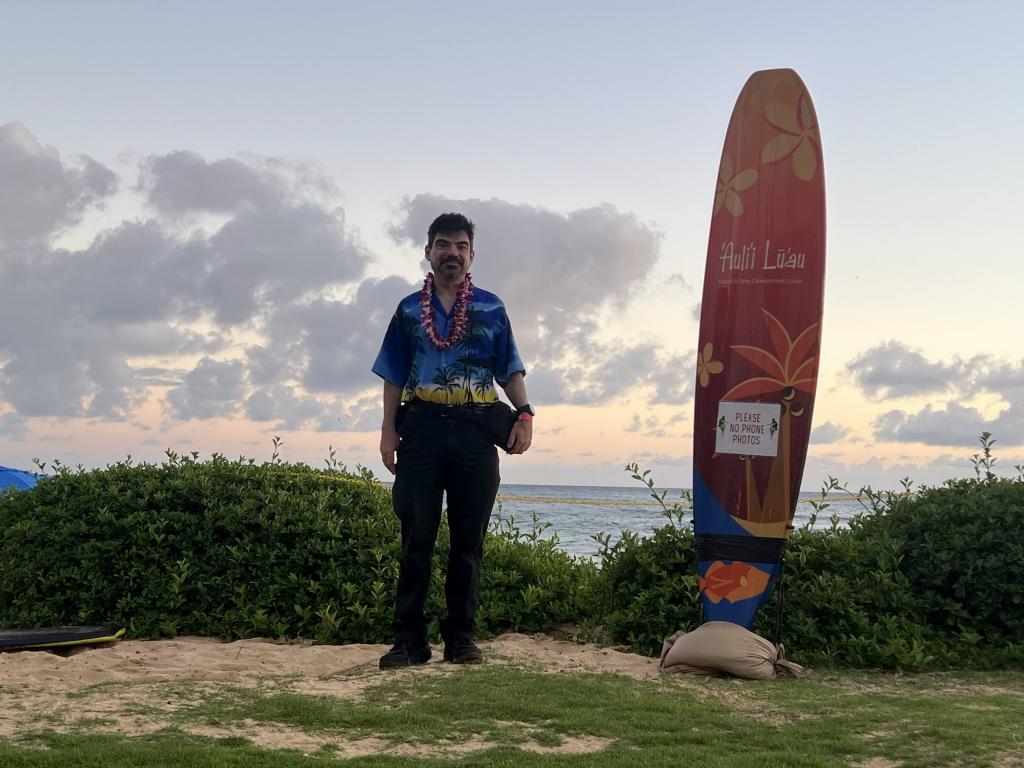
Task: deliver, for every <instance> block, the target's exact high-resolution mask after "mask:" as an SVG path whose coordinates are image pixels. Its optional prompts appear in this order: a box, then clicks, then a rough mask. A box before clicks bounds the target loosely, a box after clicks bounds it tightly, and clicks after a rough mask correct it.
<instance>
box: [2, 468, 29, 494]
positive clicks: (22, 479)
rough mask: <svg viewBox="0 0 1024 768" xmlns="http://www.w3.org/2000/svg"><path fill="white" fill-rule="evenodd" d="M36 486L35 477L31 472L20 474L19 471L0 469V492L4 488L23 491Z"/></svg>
mask: <svg viewBox="0 0 1024 768" xmlns="http://www.w3.org/2000/svg"><path fill="white" fill-rule="evenodd" d="M35 484H36V476H35V475H33V474H32V473H31V472H22V471H21V470H20V469H11V468H10V467H0V490H3V489H5V488H12V487H13V488H17V489H18V490H25V489H26V488H31V487H32V486H33V485H35Z"/></svg>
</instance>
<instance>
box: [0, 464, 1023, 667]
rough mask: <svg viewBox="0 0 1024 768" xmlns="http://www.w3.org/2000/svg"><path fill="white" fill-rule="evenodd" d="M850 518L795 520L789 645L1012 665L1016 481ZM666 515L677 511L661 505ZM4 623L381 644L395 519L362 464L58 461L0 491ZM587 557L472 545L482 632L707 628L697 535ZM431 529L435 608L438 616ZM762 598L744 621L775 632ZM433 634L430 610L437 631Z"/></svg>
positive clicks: (655, 633) (883, 660)
mask: <svg viewBox="0 0 1024 768" xmlns="http://www.w3.org/2000/svg"><path fill="white" fill-rule="evenodd" d="M876 506H877V509H876V510H875V511H874V512H871V513H867V514H865V515H862V516H860V517H858V518H857V519H855V520H854V521H852V523H851V524H850V525H849V527H843V528H840V527H833V529H831V530H826V531H807V530H800V531H796V532H795V533H794V535H793V537H792V539H791V540H790V542H789V545H788V547H787V554H786V564H785V583H786V587H787V588H786V592H785V607H786V610H785V620H784V625H783V639H784V641H785V643H786V645H787V647H788V649H789V655H790V657H792V658H794V659H795V660H797V661H801V662H804V663H809V664H820V665H841V666H857V667H880V668H887V669H908V670H910V669H929V668H946V667H997V666H1008V665H1010V666H1012V665H1018V666H1019V665H1021V664H1022V663H1024V645H1022V640H1024V580H1022V579H1021V574H1022V573H1024V482H1021V481H1010V480H999V479H996V478H994V477H986V478H985V479H979V480H970V481H966V480H965V481H950V482H949V483H946V484H945V485H943V486H941V487H938V488H930V489H925V490H923V491H922V492H920V493H918V494H916V495H915V496H913V497H907V498H895V497H894V498H893V500H892V503H891V504H881V505H876ZM670 517H671V516H670ZM0 531H2V536H0V626H2V627H21V628H28V627H35V626H53V625H60V624H94V623H102V624H105V623H115V624H120V625H123V626H126V627H127V628H128V635H129V636H130V637H168V636H174V635H176V634H195V635H209V636H219V637H224V638H239V637H251V636H268V635H269V636H273V637H305V638H312V639H315V640H317V641H320V642H334V643H342V642H385V641H387V640H388V639H389V638H390V636H391V626H390V625H391V613H392V607H393V598H394V590H395V584H396V580H397V570H398V566H397V558H398V550H399V541H398V538H399V531H398V522H397V520H396V519H395V516H394V514H393V513H392V511H391V502H390V496H389V493H388V491H387V489H386V488H384V487H382V486H380V485H379V484H378V483H376V482H375V481H374V479H373V478H372V476H371V475H370V474H369V473H368V472H366V471H362V472H361V473H357V474H351V473H348V472H345V471H338V470H314V469H311V468H309V467H306V466H304V465H288V464H282V463H280V462H278V461H276V460H275V461H273V462H271V463H267V464H260V465H257V464H254V463H253V462H251V461H244V460H239V461H229V460H227V459H225V458H223V457H220V456H215V457H214V458H213V459H211V460H210V461H206V462H199V461H197V460H196V459H195V457H194V456H193V457H191V458H189V457H179V456H176V455H174V454H171V455H170V457H169V460H168V461H166V462H164V463H163V464H161V465H148V464H144V465H132V464H131V463H130V462H122V463H119V464H115V465H112V466H109V467H107V468H106V469H103V470H93V471H81V470H78V471H72V470H69V469H67V468H65V467H61V468H59V470H58V471H57V473H56V474H55V475H54V476H53V477H50V478H47V479H45V480H43V481H41V482H40V483H39V484H38V485H37V486H36V487H35V488H34V489H32V490H30V491H22V492H16V493H11V494H0ZM601 541H602V542H603V543H602V546H601V551H600V555H599V557H598V562H597V563H596V564H595V563H593V562H591V561H589V560H587V559H581V558H574V557H572V556H570V555H568V554H566V553H564V552H562V551H561V550H559V549H558V546H557V539H555V538H546V537H545V536H544V533H543V530H542V529H541V528H540V527H539V526H538V525H537V524H536V520H534V522H533V525H532V526H531V527H530V529H529V530H527V531H525V532H524V531H522V530H520V529H518V528H517V527H516V526H515V525H514V524H512V523H511V522H510V521H501V520H500V519H499V520H498V523H497V525H496V526H495V528H494V529H492V531H491V533H490V534H489V535H488V539H487V542H486V545H485V567H484V570H483V577H482V581H481V604H480V610H479V613H478V629H479V633H480V634H481V635H482V636H488V635H493V634H497V633H499V632H503V631H508V630H518V631H535V630H543V629H551V628H554V627H558V626H560V625H563V624H569V623H571V624H575V625H577V626H578V627H580V628H581V634H582V636H583V637H585V638H591V639H598V640H603V641H607V642H613V643H619V644H626V645H629V646H631V647H633V648H634V649H636V650H638V651H641V652H644V653H649V654H656V653H657V652H658V651H659V650H660V647H661V642H662V639H663V638H664V637H665V636H667V635H669V634H671V633H673V632H675V631H676V630H678V629H680V628H684V629H687V628H695V627H696V626H698V625H699V623H700V620H701V618H700V605H699V601H698V598H697V583H696V572H695V547H694V539H693V533H692V529H691V528H690V526H689V525H687V524H686V523H685V522H684V521H683V520H682V518H681V517H679V516H678V515H676V516H675V519H673V520H671V521H670V522H669V524H667V525H665V526H663V527H661V528H659V529H657V530H655V531H654V532H653V533H652V534H651V535H649V536H643V537H641V536H637V535H635V534H626V535H624V536H623V537H622V538H621V539H620V540H619V541H617V542H616V543H615V544H610V542H609V539H608V538H607V537H605V538H603V539H601ZM446 557H447V532H446V530H445V529H444V528H443V527H442V531H441V534H440V535H439V543H438V551H437V557H436V558H435V565H434V581H433V585H432V590H431V592H430V595H429V597H428V610H429V611H430V613H431V614H432V615H434V616H439V615H440V614H441V613H442V610H443V573H442V564H443V562H444V561H445V559H446ZM774 606H775V603H774V600H772V601H770V602H769V603H768V604H767V605H766V606H765V607H764V608H763V609H762V610H761V613H760V614H759V617H758V624H757V626H756V627H755V629H756V630H757V631H758V632H759V633H760V634H762V635H764V636H766V637H773V636H774V630H775V607H774ZM433 631H434V633H435V635H434V636H435V637H436V626H435V628H434V630H433Z"/></svg>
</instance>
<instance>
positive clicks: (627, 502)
mask: <svg viewBox="0 0 1024 768" xmlns="http://www.w3.org/2000/svg"><path fill="white" fill-rule="evenodd" d="M869 498H871V497H870V496H843V497H842V498H831V499H824V500H823V499H821V498H819V497H812V498H807V499H797V501H798V502H804V503H807V502H812V501H824V502H825V503H826V504H831V503H832V502H834V501H863V500H865V499H869ZM498 501H532V502H536V503H538V504H597V505H601V506H606V507H646V506H651V507H660V506H662V502H659V501H655V500H654V499H638V500H637V501H633V500H632V499H573V498H549V497H546V496H506V495H504V494H498ZM675 503H679V504H680V505H682V502H681V501H673V500H672V499H671V498H670V497H666V499H665V502H664V506H672V504H675Z"/></svg>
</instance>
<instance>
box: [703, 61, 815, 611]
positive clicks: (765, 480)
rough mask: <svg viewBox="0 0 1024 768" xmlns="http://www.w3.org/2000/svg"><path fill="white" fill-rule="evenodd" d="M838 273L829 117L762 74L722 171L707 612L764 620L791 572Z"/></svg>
mask: <svg viewBox="0 0 1024 768" xmlns="http://www.w3.org/2000/svg"><path fill="white" fill-rule="evenodd" d="M824 278H825V179H824V170H823V167H822V150H821V136H820V134H819V132H818V119H817V117H816V115H815V112H814V105H813V104H812V103H811V97H810V95H809V94H808V92H807V88H806V86H804V83H803V81H802V80H801V79H800V77H799V75H797V73H796V72H794V71H793V70H791V69H769V70H763V71H760V72H755V73H754V74H753V75H751V76H750V79H749V80H747V82H746V85H744V86H743V90H742V91H741V92H740V95H739V97H738V98H737V100H736V106H735V108H734V109H733V112H732V118H731V119H730V121H729V128H728V131H727V132H726V135H725V146H724V148H723V150H722V158H721V162H720V164H719V167H718V183H717V185H716V187H715V198H714V208H713V212H712V216H711V235H710V239H709V242H708V255H707V262H706V265H705V272H704V294H703V300H702V304H701V317H700V336H699V339H698V346H697V381H696V404H695V413H694V437H693V443H694V445H693V461H694V472H693V474H694V477H693V493H694V530H695V533H696V538H697V572H698V573H697V575H698V583H699V585H700V592H701V600H702V603H703V607H704V617H705V619H706V620H708V621H716V620H717V621H731V622H733V623H735V624H739V625H741V626H744V627H746V628H748V629H749V628H751V626H752V625H753V623H754V617H755V615H756V613H757V609H758V607H759V606H760V605H761V604H762V603H763V602H764V601H765V600H766V599H767V598H768V595H769V594H770V593H771V590H772V588H773V586H774V583H775V580H776V577H777V575H778V571H779V566H780V562H781V557H782V552H783V548H784V546H785V542H786V539H787V538H788V537H789V532H790V530H791V529H792V520H793V513H794V511H795V508H796V501H797V498H798V494H799V491H800V480H801V477H802V475H803V468H804V459H805V457H806V455H807V443H808V440H809V437H810V431H811V414H812V412H813V410H814V393H815V388H816V384H817V377H818V351H819V344H820V339H821V314H822V304H823V298H824V287H825V284H824Z"/></svg>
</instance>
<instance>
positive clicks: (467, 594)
mask: <svg viewBox="0 0 1024 768" xmlns="http://www.w3.org/2000/svg"><path fill="white" fill-rule="evenodd" d="M399 435H400V436H401V444H400V445H399V447H398V466H397V473H396V475H395V484H394V487H393V489H392V501H393V503H394V507H395V514H396V515H398V519H399V520H400V521H401V523H402V559H401V565H400V571H399V576H398V597H397V599H396V601H395V637H396V639H399V640H409V641H413V642H419V641H421V640H423V639H424V638H425V637H426V633H427V619H426V617H425V616H424V613H423V610H424V605H425V603H426V599H427V590H428V588H429V586H430V572H431V562H432V560H433V555H434V542H435V540H436V539H437V529H438V526H439V525H440V524H441V504H442V494H443V493H445V492H447V494H448V528H449V531H450V534H451V551H450V554H449V556H448V572H447V575H446V578H445V590H444V591H445V600H446V602H447V605H448V617H447V618H446V619H444V620H443V621H442V622H441V634H442V636H443V637H444V638H445V639H446V640H449V639H453V638H459V637H469V636H471V635H472V633H473V621H474V616H475V614H476V606H477V595H478V593H479V589H480V566H481V563H482V561H483V554H484V536H485V534H486V533H487V526H488V523H489V521H490V519H491V509H492V508H493V507H494V499H495V497H496V496H497V494H498V483H499V481H500V477H499V475H498V452H497V450H496V449H495V447H494V444H493V443H492V442H491V441H490V440H489V439H488V437H487V435H486V434H485V433H484V432H483V430H481V429H480V427H479V426H478V425H476V424H473V423H471V422H468V421H465V420H462V419H458V418H453V417H452V412H451V411H450V410H447V409H443V408H442V409H429V410H422V411H417V410H410V412H408V413H407V414H406V416H405V418H404V419H403V421H402V425H401V427H400V428H399Z"/></svg>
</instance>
